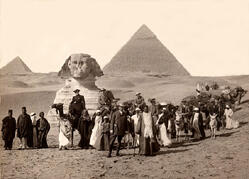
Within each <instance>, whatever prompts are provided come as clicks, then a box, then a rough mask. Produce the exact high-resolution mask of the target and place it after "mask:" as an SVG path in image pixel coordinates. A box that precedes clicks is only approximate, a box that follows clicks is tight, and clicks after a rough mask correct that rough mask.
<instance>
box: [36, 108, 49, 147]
mask: <svg viewBox="0 0 249 179" xmlns="http://www.w3.org/2000/svg"><path fill="white" fill-rule="evenodd" d="M39 116H40V119H38V121H37V124H36V126H37V129H38V147H39V148H48V143H47V135H48V132H49V130H50V124H49V123H48V121H47V119H46V118H44V112H40V114H39Z"/></svg>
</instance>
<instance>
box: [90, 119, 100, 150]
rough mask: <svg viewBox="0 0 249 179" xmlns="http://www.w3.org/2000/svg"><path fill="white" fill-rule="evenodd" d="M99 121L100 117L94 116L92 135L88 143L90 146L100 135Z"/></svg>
mask: <svg viewBox="0 0 249 179" xmlns="http://www.w3.org/2000/svg"><path fill="white" fill-rule="evenodd" d="M101 123H102V117H101V116H96V117H95V124H94V127H93V129H92V135H91V138H90V145H91V146H94V145H95V143H96V141H97V138H98V137H100V135H101V128H102V126H101Z"/></svg>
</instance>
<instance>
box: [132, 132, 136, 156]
mask: <svg viewBox="0 0 249 179" xmlns="http://www.w3.org/2000/svg"><path fill="white" fill-rule="evenodd" d="M132 138H133V149H134V150H133V157H135V154H136V146H135V144H136V143H135V142H136V141H135V136H134V137H132Z"/></svg>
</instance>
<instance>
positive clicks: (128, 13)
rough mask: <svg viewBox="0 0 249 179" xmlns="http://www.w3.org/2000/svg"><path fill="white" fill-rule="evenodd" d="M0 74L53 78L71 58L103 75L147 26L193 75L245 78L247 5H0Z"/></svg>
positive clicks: (60, 0) (27, 1)
mask: <svg viewBox="0 0 249 179" xmlns="http://www.w3.org/2000/svg"><path fill="white" fill-rule="evenodd" d="M0 2H1V9H0V13H1V14H0V15H1V17H0V19H1V31H0V32H1V34H0V35H1V36H0V37H1V39H0V45H1V48H0V67H2V66H4V65H6V64H7V63H8V62H9V61H10V60H12V59H13V58H14V57H16V56H20V57H21V58H22V59H23V61H24V62H25V63H26V64H27V65H28V66H29V67H30V68H31V70H32V71H34V72H51V71H58V70H59V69H60V68H61V66H62V64H63V63H64V61H65V59H66V58H67V57H68V56H69V55H70V54H72V53H88V54H90V55H91V56H92V57H94V58H96V59H97V61H98V62H99V64H100V66H101V67H104V65H105V64H107V63H108V62H109V61H110V60H111V58H112V57H113V56H114V55H115V54H116V53H117V51H118V50H119V49H120V48H121V47H122V46H123V45H124V44H125V43H126V42H127V41H128V40H129V39H130V37H131V36H132V35H133V33H135V32H136V30H137V29H138V28H139V27H140V26H141V25H142V24H146V25H147V26H148V27H149V28H150V29H151V30H152V31H153V32H154V33H155V34H156V36H157V37H158V39H159V40H160V41H161V42H162V43H163V44H164V45H165V46H166V47H167V48H168V49H169V50H170V51H171V52H172V53H173V54H174V55H175V57H176V58H177V59H178V60H179V62H181V63H182V64H183V66H184V67H185V68H186V69H187V70H188V71H189V72H190V73H191V74H192V75H200V76H204V75H205V76H206V75H209V76H216V75H217V76H222V75H240V74H249V0H164V1H163V0H0Z"/></svg>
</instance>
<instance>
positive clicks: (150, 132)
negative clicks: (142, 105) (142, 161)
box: [143, 112, 154, 138]
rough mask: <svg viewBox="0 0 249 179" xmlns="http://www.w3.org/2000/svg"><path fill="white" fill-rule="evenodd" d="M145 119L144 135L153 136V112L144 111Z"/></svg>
mask: <svg viewBox="0 0 249 179" xmlns="http://www.w3.org/2000/svg"><path fill="white" fill-rule="evenodd" d="M143 119H144V126H145V127H144V137H145V138H146V137H150V138H153V137H154V135H153V129H152V128H153V126H152V116H151V113H150V112H148V113H145V112H143Z"/></svg>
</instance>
